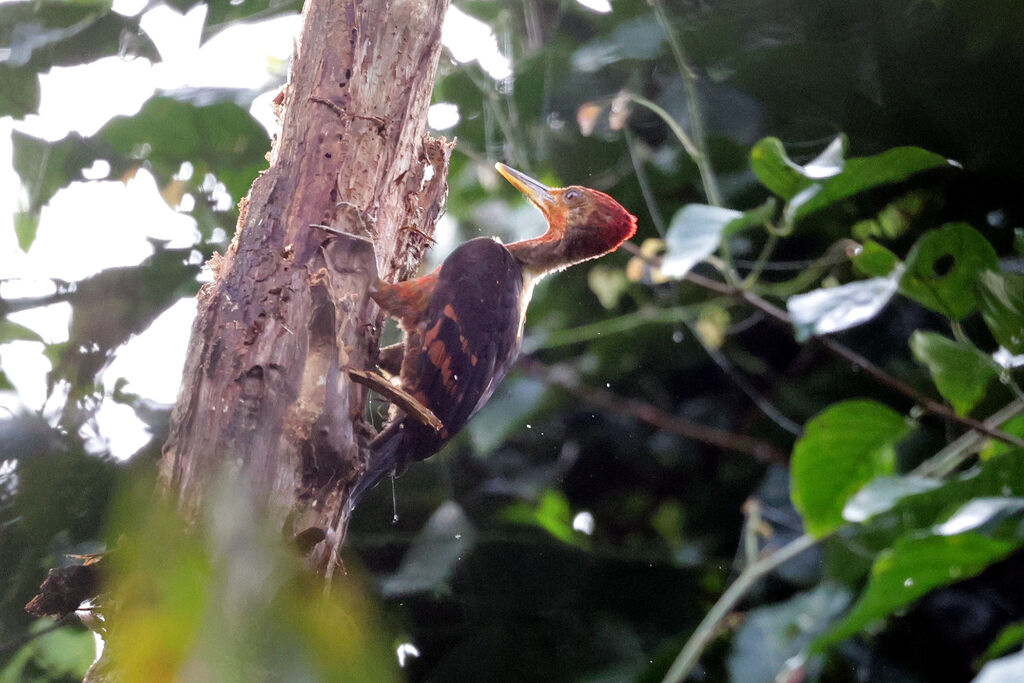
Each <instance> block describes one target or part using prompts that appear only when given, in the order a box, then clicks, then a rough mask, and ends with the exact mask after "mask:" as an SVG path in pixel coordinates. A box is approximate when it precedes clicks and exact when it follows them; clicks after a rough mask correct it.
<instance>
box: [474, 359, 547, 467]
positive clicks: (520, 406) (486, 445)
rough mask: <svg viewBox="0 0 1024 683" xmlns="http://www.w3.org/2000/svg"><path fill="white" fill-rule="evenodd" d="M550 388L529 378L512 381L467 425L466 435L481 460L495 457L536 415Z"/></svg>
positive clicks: (500, 388) (503, 383)
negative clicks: (493, 454) (511, 437)
mask: <svg viewBox="0 0 1024 683" xmlns="http://www.w3.org/2000/svg"><path fill="white" fill-rule="evenodd" d="M546 389H547V386H546V385H544V384H543V383H542V382H538V381H537V380H535V379H531V378H529V377H510V378H508V379H506V380H505V381H504V382H502V384H501V386H500V387H499V388H498V390H497V391H496V392H495V394H494V397H493V398H492V399H491V400H490V401H488V402H487V405H485V406H484V407H483V408H482V409H481V410H480V412H479V413H478V414H477V415H476V416H475V417H474V418H473V419H472V420H470V421H469V424H468V425H466V433H467V434H468V435H469V441H470V443H471V444H472V446H473V451H474V452H475V453H476V454H477V455H479V456H486V455H490V454H491V453H493V452H494V451H495V450H497V448H498V447H500V446H501V445H502V444H503V443H505V442H506V441H507V440H508V437H509V436H510V435H511V434H512V433H513V432H516V431H518V430H521V429H522V428H523V425H525V424H526V422H527V420H529V419H530V416H531V415H533V414H535V413H536V412H537V411H538V409H539V407H540V405H541V399H542V398H543V396H544V392H545V390H546Z"/></svg>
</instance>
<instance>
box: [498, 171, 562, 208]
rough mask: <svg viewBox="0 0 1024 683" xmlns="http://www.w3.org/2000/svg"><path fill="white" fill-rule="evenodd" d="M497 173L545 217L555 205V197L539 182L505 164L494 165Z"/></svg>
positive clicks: (549, 189)
mask: <svg viewBox="0 0 1024 683" xmlns="http://www.w3.org/2000/svg"><path fill="white" fill-rule="evenodd" d="M494 168H496V169H498V173H500V174H501V175H503V176H505V180H507V181H509V182H510V183H512V186H513V187H515V188H516V189H517V190H519V191H520V192H522V193H523V194H525V195H526V197H527V199H529V200H530V201H531V202H533V203H534V204H536V205H537V208H539V209H540V210H541V211H543V212H544V214H545V215H546V214H547V212H548V209H550V208H551V206H552V204H554V203H555V197H554V195H552V194H551V188H549V187H548V186H547V185H545V184H544V183H542V182H540V181H539V180H534V179H533V178H531V177H530V176H528V175H526V174H525V173H520V172H519V171H517V170H516V169H514V168H511V167H510V166H506V165H505V164H500V163H499V164H494Z"/></svg>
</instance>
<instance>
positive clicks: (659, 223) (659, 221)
mask: <svg viewBox="0 0 1024 683" xmlns="http://www.w3.org/2000/svg"><path fill="white" fill-rule="evenodd" d="M622 130H623V132H624V133H625V137H626V151H627V152H629V160H630V162H632V164H633V172H634V173H635V174H636V180H637V182H638V183H639V184H640V192H641V193H642V194H643V196H644V203H645V204H647V213H649V214H650V215H651V220H652V221H654V229H655V230H657V231H658V234H659V235H661V236H662V237H664V236H665V219H664V218H663V217H662V215H661V209H659V208H658V202H656V201H655V199H654V192H653V191H651V184H650V183H649V182H647V174H646V173H645V172H644V167H643V164H642V163H640V160H639V159H637V158H636V149H635V147H636V140H635V139H634V138H633V133H631V132H630V130H629V126H625V127H624V128H623V129H622Z"/></svg>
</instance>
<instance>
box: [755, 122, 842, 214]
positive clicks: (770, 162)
mask: <svg viewBox="0 0 1024 683" xmlns="http://www.w3.org/2000/svg"><path fill="white" fill-rule="evenodd" d="M845 147H846V140H845V138H844V137H843V136H839V137H837V138H836V139H834V140H833V141H832V142H831V143H830V144H829V146H828V147H826V148H825V150H824V151H823V152H822V153H821V154H820V155H819V156H818V157H817V158H816V159H814V160H813V161H811V162H810V163H809V164H807V165H806V166H801V165H799V164H797V163H796V162H794V161H792V160H791V159H790V158H789V156H788V155H787V154H786V149H785V148H784V147H783V146H782V142H781V141H780V140H779V139H778V138H764V139H763V140H759V141H758V142H757V144H755V145H754V147H753V149H751V150H750V169H751V170H752V171H753V172H754V175H755V176H757V179H758V180H759V181H760V182H761V184H762V185H764V186H765V187H767V188H768V189H769V190H771V191H772V192H774V193H775V194H777V195H779V196H780V197H782V198H783V199H787V200H788V199H792V198H793V197H795V196H796V195H797V194H798V193H799V192H801V191H803V190H806V189H807V188H808V187H810V186H811V185H812V184H814V183H815V182H816V181H818V180H822V179H824V178H828V177H831V176H834V175H837V174H839V173H840V172H842V170H843V150H844V148H845Z"/></svg>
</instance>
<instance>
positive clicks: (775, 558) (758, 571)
mask: <svg viewBox="0 0 1024 683" xmlns="http://www.w3.org/2000/svg"><path fill="white" fill-rule="evenodd" d="M820 540H823V539H818V538H814V537H813V536H811V535H810V534H804V535H803V536H799V537H798V538H796V539H794V540H792V541H790V542H789V543H788V544H786V545H784V546H783V547H781V548H779V549H778V550H776V551H775V552H774V553H771V554H770V555H766V556H765V557H762V558H761V559H760V560H758V561H757V562H754V563H753V564H751V565H749V566H747V568H746V569H744V570H743V571H742V572H740V575H739V576H738V577H736V580H735V581H733V583H732V585H730V586H729V588H727V589H726V591H725V592H724V593H722V597H720V598H719V599H718V601H717V602H716V603H715V605H714V607H712V608H711V610H710V611H709V612H708V613H707V615H705V617H704V620H703V621H701V622H700V625H699V626H698V627H697V630H696V631H694V632H693V635H692V636H690V639H689V640H688V641H686V645H685V646H684V647H683V649H682V651H681V652H680V653H679V656H677V657H676V659H675V661H674V662H672V666H671V667H669V670H668V672H666V673H665V678H664V679H662V683H681V681H683V680H684V679H685V678H686V677H687V675H689V673H690V671H691V670H692V669H693V667H694V665H696V664H697V661H698V660H699V659H700V655H701V653H702V652H704V648H706V647H707V646H708V644H709V643H710V642H711V641H712V640H714V638H715V635H716V634H717V633H718V628H719V624H720V622H721V621H722V620H723V619H725V617H726V616H727V615H728V614H729V612H731V611H732V609H733V608H734V607H736V605H737V604H738V603H739V601H740V600H742V599H743V597H744V596H745V595H746V594H747V592H748V591H749V590H750V589H751V588H752V587H753V586H754V584H755V583H756V582H757V581H758V580H759V579H760V578H761V577H762V576H765V575H766V574H768V573H769V572H771V571H772V570H774V569H775V568H776V567H778V566H779V565H781V564H783V563H784V562H786V561H787V560H790V559H792V558H794V557H796V556H797V555H799V554H800V553H802V552H804V551H805V550H807V549H809V548H811V547H813V546H814V545H815V544H817V543H818V542H819V541H820Z"/></svg>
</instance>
